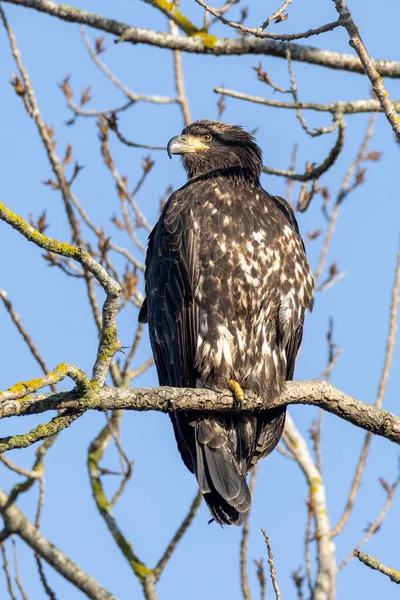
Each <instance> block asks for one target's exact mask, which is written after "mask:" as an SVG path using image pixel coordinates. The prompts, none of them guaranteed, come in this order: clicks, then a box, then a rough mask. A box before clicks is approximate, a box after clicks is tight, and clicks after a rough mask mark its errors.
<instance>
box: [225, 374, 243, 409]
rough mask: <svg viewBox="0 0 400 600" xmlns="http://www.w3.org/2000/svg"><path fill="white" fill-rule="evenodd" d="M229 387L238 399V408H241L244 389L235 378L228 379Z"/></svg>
mask: <svg viewBox="0 0 400 600" xmlns="http://www.w3.org/2000/svg"><path fill="white" fill-rule="evenodd" d="M228 388H229V389H230V390H231V391H232V392H233V394H234V396H235V400H236V406H235V408H236V410H241V408H242V403H243V402H244V391H243V389H242V386H241V385H240V383H238V382H237V381H235V380H234V379H229V380H228Z"/></svg>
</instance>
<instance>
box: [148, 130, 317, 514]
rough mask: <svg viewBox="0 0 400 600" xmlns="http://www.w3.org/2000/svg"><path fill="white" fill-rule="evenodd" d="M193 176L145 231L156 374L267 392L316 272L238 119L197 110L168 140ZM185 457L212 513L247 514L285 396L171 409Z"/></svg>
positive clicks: (178, 383) (279, 426)
mask: <svg viewBox="0 0 400 600" xmlns="http://www.w3.org/2000/svg"><path fill="white" fill-rule="evenodd" d="M168 154H169V156H170V157H171V155H172V154H181V155H182V159H183V166H184V168H185V169H186V172H187V174H188V181H187V183H186V184H185V185H184V186H183V187H181V188H180V189H179V190H177V191H176V192H174V193H173V194H172V196H171V197H170V198H169V200H168V202H167V203H166V205H165V207H164V209H163V211H162V213H161V216H160V218H159V221H158V223H157V225H156V226H155V227H154V229H153V231H152V232H151V234H150V237H149V246H148V251H147V258H146V299H145V301H144V303H143V306H142V309H141V311H140V315H139V319H140V321H141V322H148V323H149V330H150V341H151V346H152V350H153V354H154V359H155V363H156V367H157V372H158V377H159V381H160V385H165V386H173V387H189V388H190V387H192V388H195V387H207V388H217V389H224V388H225V389H226V388H227V387H229V388H230V389H232V391H233V392H234V394H235V396H236V398H237V400H238V401H241V400H242V399H243V397H244V394H245V392H246V390H251V391H253V392H255V393H256V394H259V395H260V396H261V397H262V398H263V399H264V400H265V401H266V403H268V402H272V401H273V400H274V398H276V397H277V396H278V395H279V394H280V392H281V391H282V388H283V386H284V383H285V381H286V380H288V379H292V377H293V371H294V365H295V360H296V355H297V352H298V350H299V346H300V343H301V338H302V331H303V321H304V312H305V309H307V308H309V309H311V307H312V301H313V300H312V298H313V279H312V275H311V272H310V268H309V265H308V262H307V258H306V254H305V250H304V245H303V242H302V240H301V237H300V234H299V230H298V226H297V223H296V219H295V217H294V214H293V211H292V209H291V208H290V206H289V205H288V203H287V202H285V200H283V199H282V198H279V197H276V196H271V195H270V194H268V193H267V192H266V191H265V190H263V188H262V187H261V185H260V173H261V167H262V154H261V150H260V148H259V147H258V146H257V144H256V142H255V140H254V138H253V137H252V136H251V135H250V134H249V133H247V132H246V131H245V130H244V129H242V128H241V127H236V126H232V125H226V124H224V123H219V122H215V121H196V122H195V123H192V124H191V125H190V126H189V127H187V128H186V129H184V130H183V131H182V135H179V136H176V137H174V138H172V139H171V140H170V141H169V143H168ZM171 418H172V423H173V426H174V431H175V437H176V440H177V443H178V448H179V451H180V453H181V456H182V459H183V461H184V463H185V465H186V466H187V468H188V469H189V470H190V471H191V472H192V473H194V474H195V476H196V478H197V482H198V485H199V487H200V490H201V491H202V492H203V494H204V498H205V500H206V502H207V504H208V506H209V509H210V511H211V513H212V515H213V517H214V519H215V520H216V521H217V522H218V523H221V524H233V523H234V524H236V525H239V524H240V523H242V521H243V514H244V513H246V511H248V509H249V507H250V502H251V497H250V492H249V489H248V486H247V483H246V474H247V473H248V472H249V471H250V470H251V469H252V467H254V465H255V464H256V462H257V461H258V460H259V459H260V458H262V457H264V456H266V455H267V454H269V453H270V452H271V451H272V450H273V449H274V448H275V446H276V444H277V443H278V441H279V439H280V437H281V434H282V430H283V426H284V423H285V408H278V409H271V410H266V411H264V412H261V413H257V414H255V413H254V414H250V413H246V412H240V411H236V412H232V413H218V412H205V413H199V412H194V411H193V412H190V411H188V412H181V411H180V412H175V413H172V414H171Z"/></svg>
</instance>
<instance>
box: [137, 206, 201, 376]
mask: <svg viewBox="0 0 400 600" xmlns="http://www.w3.org/2000/svg"><path fill="white" fill-rule="evenodd" d="M172 199H173V197H171V200H172ZM196 237H197V236H196V234H195V232H194V229H193V226H192V219H191V215H190V212H189V211H188V210H180V209H179V205H178V203H174V202H171V201H170V202H169V203H168V205H166V207H165V209H164V211H163V213H162V215H161V217H160V220H159V221H158V223H157V225H156V226H155V227H154V229H153V231H152V232H151V234H150V237H149V246H148V251H147V256H146V300H145V302H144V304H143V306H142V309H141V311H140V313H139V321H141V322H147V321H149V322H150V341H151V345H152V349H153V353H154V359H155V362H156V367H157V372H158V376H159V380H160V384H161V385H170V386H173V387H195V384H196V372H195V370H194V358H195V352H196V343H197V334H198V322H199V315H198V308H197V305H196V304H195V303H194V302H193V296H194V290H195V287H196V282H197V278H198V272H197V264H198V261H197V248H196V246H197V240H196Z"/></svg>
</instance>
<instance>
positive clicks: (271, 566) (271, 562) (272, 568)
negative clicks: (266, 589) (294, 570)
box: [261, 529, 282, 600]
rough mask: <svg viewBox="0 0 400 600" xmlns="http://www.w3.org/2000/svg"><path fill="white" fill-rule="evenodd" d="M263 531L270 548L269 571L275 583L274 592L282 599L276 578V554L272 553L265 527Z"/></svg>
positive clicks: (273, 583) (277, 599) (278, 599)
mask: <svg viewBox="0 0 400 600" xmlns="http://www.w3.org/2000/svg"><path fill="white" fill-rule="evenodd" d="M261 531H262V534H263V536H264V539H265V543H266V544H267V548H268V564H269V571H270V575H271V581H272V585H273V588H274V592H275V597H276V600H282V596H281V593H280V591H279V586H278V581H277V578H276V571H275V564H274V556H273V554H272V548H271V544H270V542H269V539H268V536H267V534H266V533H265V531H264V529H261Z"/></svg>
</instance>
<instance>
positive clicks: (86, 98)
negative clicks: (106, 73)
mask: <svg viewBox="0 0 400 600" xmlns="http://www.w3.org/2000/svg"><path fill="white" fill-rule="evenodd" d="M91 91H92V86H91V85H88V86H87V87H85V89H84V90H82V94H81V106H84V105H85V104H87V103H88V102H90V100H91V99H92V95H91V93H90V92H91Z"/></svg>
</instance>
